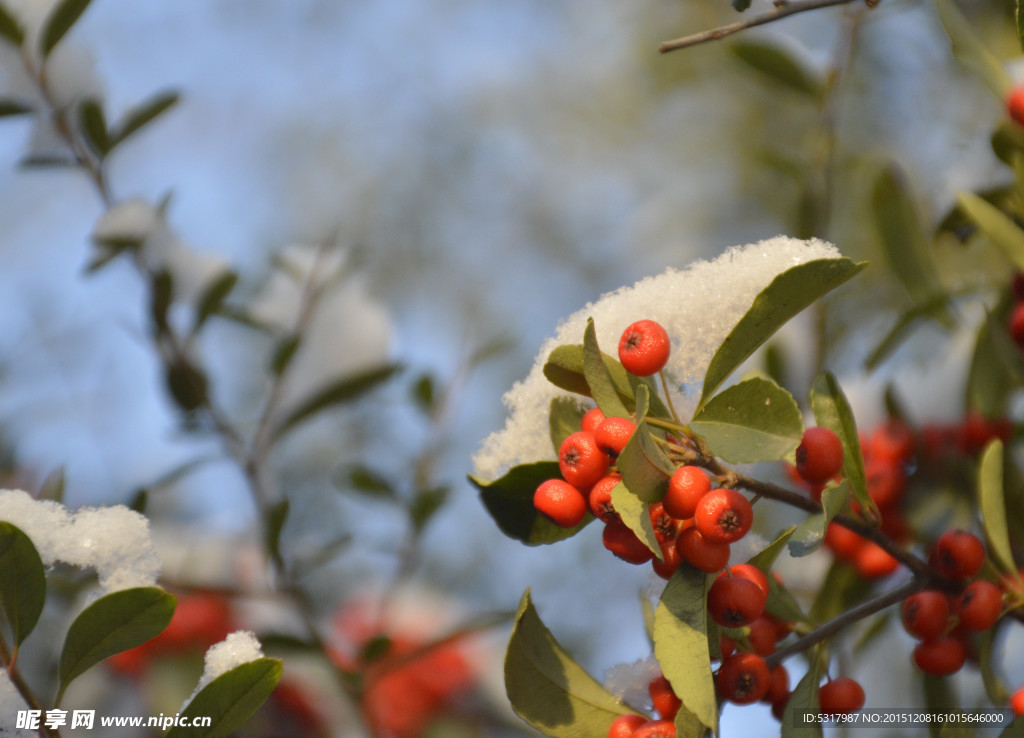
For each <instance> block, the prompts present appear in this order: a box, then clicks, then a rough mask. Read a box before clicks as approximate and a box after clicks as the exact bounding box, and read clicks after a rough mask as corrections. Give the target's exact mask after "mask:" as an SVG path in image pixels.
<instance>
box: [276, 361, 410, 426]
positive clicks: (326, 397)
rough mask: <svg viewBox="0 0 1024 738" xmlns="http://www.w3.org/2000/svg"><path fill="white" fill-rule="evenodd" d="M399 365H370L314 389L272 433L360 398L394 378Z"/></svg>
mask: <svg viewBox="0 0 1024 738" xmlns="http://www.w3.org/2000/svg"><path fill="white" fill-rule="evenodd" d="M399 369H400V367H399V366H397V365H395V364H389V365H387V366H382V367H378V368H376V369H368V370H366V371H364V372H362V373H360V374H356V375H354V376H348V377H344V378H343V379H339V380H337V381H336V382H334V383H332V384H329V385H328V386H327V387H325V388H324V389H322V390H320V391H319V392H316V393H314V394H313V396H312V397H310V398H309V399H307V400H306V401H305V402H302V403H300V404H299V406H298V407H297V408H295V409H294V410H292V411H291V412H290V413H288V415H286V416H285V418H284V419H283V420H281V421H280V422H278V424H277V427H276V428H274V432H273V434H272V435H273V437H274V438H280V437H281V436H283V435H284V434H285V433H287V432H288V431H290V430H292V429H293V428H295V427H296V426H297V425H299V424H301V423H303V422H305V421H306V420H309V418H311V417H312V416H313V415H316V414H317V413H320V412H323V411H324V410H327V409H329V408H334V407H337V406H338V405H343V404H345V403H348V402H352V401H353V400H358V399H359V398H361V397H363V396H364V395H366V394H367V393H368V392H370V391H371V390H373V389H376V388H377V387H378V386H379V385H381V384H383V383H384V382H386V381H387V380H389V379H391V377H392V376H393V375H394V374H395V373H396V372H397V371H398V370H399Z"/></svg>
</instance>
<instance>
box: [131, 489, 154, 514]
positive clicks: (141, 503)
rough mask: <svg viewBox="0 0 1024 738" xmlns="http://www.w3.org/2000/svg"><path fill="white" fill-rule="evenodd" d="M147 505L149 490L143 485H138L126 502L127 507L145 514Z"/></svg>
mask: <svg viewBox="0 0 1024 738" xmlns="http://www.w3.org/2000/svg"><path fill="white" fill-rule="evenodd" d="M148 506H149V490H148V489H146V488H145V487H140V488H139V489H137V490H135V494H133V495H132V499H131V501H130V502H129V503H128V508H129V509H131V510H134V511H135V512H137V513H142V514H143V515H145V514H146V508H147V507H148Z"/></svg>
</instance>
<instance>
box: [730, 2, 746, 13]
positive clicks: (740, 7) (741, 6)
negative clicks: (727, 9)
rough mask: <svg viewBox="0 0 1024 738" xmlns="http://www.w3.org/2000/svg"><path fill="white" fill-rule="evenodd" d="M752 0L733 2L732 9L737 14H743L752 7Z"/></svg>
mask: <svg viewBox="0 0 1024 738" xmlns="http://www.w3.org/2000/svg"><path fill="white" fill-rule="evenodd" d="M750 2H751V0H732V8H733V10H735V11H736V12H737V13H742V12H743V11H744V10H746V9H747V8H749V7H750Z"/></svg>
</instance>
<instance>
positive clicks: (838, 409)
mask: <svg viewBox="0 0 1024 738" xmlns="http://www.w3.org/2000/svg"><path fill="white" fill-rule="evenodd" d="M811 409H812V410H813V411H814V418H815V420H816V421H817V423H818V425H820V426H822V427H824V428H828V429H829V430H831V431H832V432H833V433H835V434H836V435H837V436H839V440H840V441H841V442H842V444H843V471H842V475H843V479H844V480H846V481H847V482H849V483H850V487H851V488H852V490H853V498H854V499H855V500H857V502H859V503H860V505H861V508H862V511H863V512H862V514H867V515H870V514H872V512H874V511H877V507H876V506H875V503H874V502H873V501H872V500H871V497H869V496H868V487H867V479H866V477H865V474H864V456H863V455H862V454H861V450H860V434H859V433H858V432H857V422H856V421H855V420H854V418H853V409H852V408H851V407H850V402H849V401H848V400H847V399H846V395H845V394H843V390H842V388H841V387H840V386H839V382H837V381H836V378H835V377H834V376H832V374H831V373H830V372H825V373H824V374H819V375H818V378H817V379H815V380H814V385H813V386H812V387H811Z"/></svg>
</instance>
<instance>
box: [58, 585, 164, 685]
mask: <svg viewBox="0 0 1024 738" xmlns="http://www.w3.org/2000/svg"><path fill="white" fill-rule="evenodd" d="M175 602H176V600H175V598H174V595H172V594H169V593H167V592H165V591H164V590H162V589H160V588H159V587H136V588H134V589H124V590H121V591H119V592H112V593H111V594H108V595H105V596H104V597H101V598H100V599H98V600H96V601H95V602H93V603H92V604H91V605H89V606H88V607H87V608H85V609H84V610H83V611H82V612H81V613H80V614H79V615H78V617H77V618H75V621H74V622H73V623H71V628H70V629H69V630H68V635H67V637H66V638H65V639H64V648H63V650H62V651H61V654H60V669H59V672H60V691H59V692H58V695H57V703H58V704H59V703H60V698H61V697H62V696H63V694H64V690H65V689H67V687H68V684H70V683H71V680H73V679H74V678H75V677H77V676H78V675H79V674H81V673H83V672H84V671H86V670H87V669H89V668H91V667H93V666H95V665H96V664H98V663H99V662H100V661H103V659H105V658H109V657H110V656H113V655H114V654H116V653H121V652H122V651H127V650H128V649H129V648H135V647H136V646H141V645H142V644H143V643H145V642H146V641H148V640H149V639H150V638H154V637H156V636H157V635H159V634H160V632H161V631H162V630H163V629H164V628H166V627H167V624H168V623H170V622H171V616H172V615H173V614H174V607H175Z"/></svg>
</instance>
